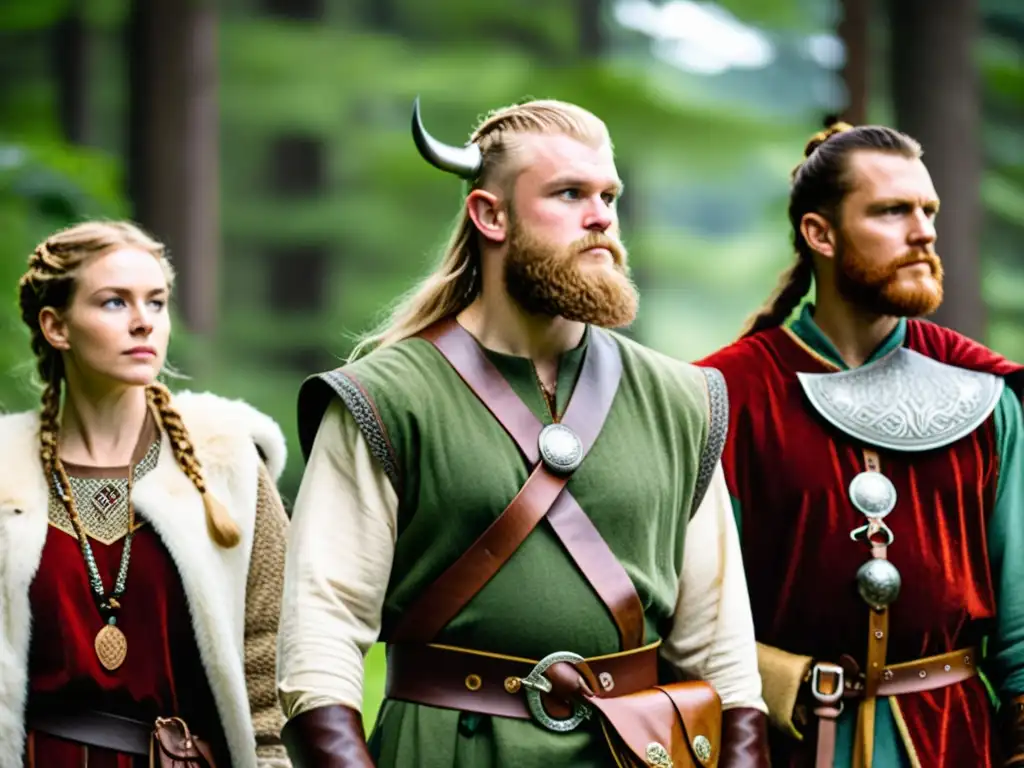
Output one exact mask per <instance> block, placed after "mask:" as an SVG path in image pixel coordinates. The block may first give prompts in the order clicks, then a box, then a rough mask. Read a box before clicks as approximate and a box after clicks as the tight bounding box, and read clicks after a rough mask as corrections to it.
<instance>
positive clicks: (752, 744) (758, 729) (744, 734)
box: [718, 707, 771, 768]
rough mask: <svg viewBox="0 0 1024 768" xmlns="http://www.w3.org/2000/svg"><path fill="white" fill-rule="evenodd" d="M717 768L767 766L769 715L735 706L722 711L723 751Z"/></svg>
mask: <svg viewBox="0 0 1024 768" xmlns="http://www.w3.org/2000/svg"><path fill="white" fill-rule="evenodd" d="M718 766H719V768H770V766H771V758H770V757H769V756H768V717H767V716H766V715H765V714H764V713H763V712H761V711H760V710H757V709H752V708H749V707H737V708H736V709H727V710H725V711H724V712H722V754H721V757H720V759H719V761H718Z"/></svg>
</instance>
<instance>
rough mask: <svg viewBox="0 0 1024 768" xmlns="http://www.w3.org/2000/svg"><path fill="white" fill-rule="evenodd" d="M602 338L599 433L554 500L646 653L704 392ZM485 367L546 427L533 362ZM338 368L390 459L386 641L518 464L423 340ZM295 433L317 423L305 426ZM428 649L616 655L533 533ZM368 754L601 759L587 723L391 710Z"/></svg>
mask: <svg viewBox="0 0 1024 768" xmlns="http://www.w3.org/2000/svg"><path fill="white" fill-rule="evenodd" d="M588 337H589V334H588V336H587V337H585V338H584V341H583V343H582V344H581V345H580V346H579V347H578V348H576V349H574V350H571V351H569V352H567V353H566V354H565V355H563V357H562V359H561V361H560V365H559V370H558V380H557V389H556V401H557V402H556V409H557V411H558V412H559V413H562V412H564V410H565V407H566V405H567V403H568V402H569V398H570V395H571V392H572V390H573V388H574V386H575V383H576V379H577V376H578V374H579V371H580V368H581V364H582V361H583V358H584V355H585V354H586V347H587V338H588ZM613 337H614V338H615V340H616V342H617V343H618V346H619V349H620V351H621V355H622V362H623V374H622V380H621V383H620V385H619V389H618V392H617V393H616V396H615V399H614V401H613V403H612V407H611V411H610V412H609V415H608V418H607V420H606V422H605V425H604V428H603V430H602V431H601V433H600V435H599V436H598V438H597V440H596V441H595V442H594V445H593V447H592V449H591V451H590V453H589V454H588V455H587V458H586V460H585V461H584V463H583V465H582V466H581V467H580V468H579V469H578V470H577V471H576V472H575V473H574V474H573V476H572V478H571V479H570V480H569V483H568V489H569V491H570V492H571V493H572V494H573V496H574V497H575V499H576V500H577V501H578V502H579V504H580V506H581V507H582V509H583V510H584V511H585V512H586V513H587V514H588V516H589V517H590V519H591V520H592V521H593V523H594V525H595V526H596V527H597V529H598V530H599V531H600V532H601V534H602V536H603V537H604V539H605V540H606V541H607V542H608V544H609V546H610V547H611V549H612V550H613V552H614V553H615V555H616V556H617V557H618V559H619V561H620V562H621V563H622V564H623V566H624V568H625V570H626V572H627V573H628V574H629V576H630V577H631V579H632V581H633V584H634V585H635V587H636V590H637V592H638V594H639V596H640V598H641V602H642V604H643V606H644V610H645V618H646V634H647V640H648V641H653V640H656V639H658V638H659V637H662V636H665V635H666V634H667V633H668V631H669V629H670V627H671V621H672V615H673V613H674V610H675V604H676V598H677V592H678V585H679V578H680V573H681V569H682V558H683V544H684V540H685V535H686V525H687V522H688V519H689V515H690V511H691V505H692V502H693V496H694V490H695V487H696V482H697V476H698V469H699V463H700V461H701V458H702V452H703V449H704V446H705V443H706V441H707V435H708V429H709V397H708V387H707V384H706V381H705V377H704V375H703V374H702V373H701V371H700V370H699V369H698V368H696V367H694V366H692V365H688V364H685V363H681V362H678V361H675V360H671V359H669V358H667V357H665V356H663V355H660V354H658V353H656V352H653V351H651V350H649V349H646V348H644V347H642V346H640V345H638V344H636V343H634V342H632V341H630V340H628V339H626V338H624V337H621V336H618V335H615V334H613ZM487 355H488V357H489V358H490V359H491V361H492V362H493V363H494V364H495V365H496V367H497V368H498V369H499V371H500V372H501V373H502V374H503V376H504V377H505V378H506V379H507V381H508V382H509V384H510V385H511V386H512V387H513V389H514V390H515V391H516V393H517V394H518V395H519V396H520V398H521V399H522V400H523V402H524V403H525V404H526V405H527V406H528V407H529V408H530V409H531V410H532V411H533V413H534V414H535V415H536V416H537V417H538V419H540V420H541V421H542V422H543V423H550V422H551V421H552V420H553V418H552V415H551V413H550V412H549V410H548V408H547V404H546V401H545V399H544V396H543V394H542V392H541V390H540V387H539V384H538V379H537V376H536V372H535V369H534V367H533V364H532V363H531V362H530V361H529V360H527V359H524V358H518V357H513V356H509V355H501V354H497V353H494V352H490V351H487ZM345 371H346V372H347V373H349V374H351V375H352V376H354V377H355V379H357V380H358V382H359V383H360V384H361V386H362V387H363V389H364V391H365V393H366V394H368V395H369V396H370V398H371V399H372V401H373V403H374V405H375V406H376V409H377V412H378V413H379V415H380V420H381V422H382V423H383V425H384V427H385V429H386V432H387V436H388V438H389V442H390V444H391V446H392V447H393V450H394V463H395V469H396V471H395V472H394V473H393V475H394V477H395V479H396V480H397V483H398V497H399V509H398V538H397V543H396V548H395V557H394V563H393V567H392V573H391V579H390V583H389V584H388V588H387V593H386V597H385V603H384V626H385V628H386V627H388V626H389V625H391V624H393V623H394V620H395V618H396V617H398V616H399V615H400V614H401V612H402V610H403V608H405V607H406V606H408V605H409V604H410V603H411V601H412V600H413V599H415V597H416V596H418V595H419V594H420V592H421V591H422V590H423V589H424V588H425V587H426V586H427V585H429V584H430V583H432V582H433V581H434V580H435V579H436V578H437V577H438V576H439V575H440V573H441V572H442V571H443V570H444V569H445V568H446V567H447V566H448V565H450V564H451V563H452V562H454V561H455V560H456V559H457V558H458V557H459V556H460V555H461V554H462V553H463V552H464V551H465V550H466V549H468V547H469V546H470V544H471V543H472V542H473V541H474V540H475V539H476V538H477V537H478V536H479V534H480V533H481V532H482V531H483V530H484V529H485V528H486V527H487V526H488V525H489V524H490V523H491V522H492V521H493V520H494V518H495V517H496V516H497V515H498V514H500V513H501V512H502V510H504V508H505V507H506V506H507V505H508V503H509V502H510V501H511V500H512V498H513V497H514V496H515V495H516V493H517V492H518V490H519V489H520V487H522V485H523V483H524V482H525V481H526V478H527V476H528V467H527V465H526V463H525V462H524V460H523V458H522V457H521V455H520V453H519V450H518V448H517V447H516V445H515V443H514V442H513V441H512V439H511V438H510V437H509V436H508V435H507V434H506V433H505V431H504V430H503V429H502V427H501V426H500V425H499V424H498V422H497V421H496V420H495V419H494V417H493V416H492V415H491V414H490V412H489V411H487V410H486V408H485V407H484V406H483V404H482V403H481V402H480V401H479V400H478V399H477V398H476V396H475V395H474V394H473V393H472V392H471V391H470V389H469V388H468V387H467V386H466V385H465V384H464V383H463V381H462V380H461V379H460V378H459V376H458V374H457V373H456V372H455V371H454V370H453V369H452V368H451V367H450V366H449V364H448V363H447V361H446V360H444V358H443V357H442V356H441V355H440V353H438V352H437V350H436V349H434V347H433V346H432V345H431V344H430V343H428V342H426V341H424V340H421V339H410V340H406V341H403V342H400V343H398V344H396V345H394V346H390V347H386V348H384V349H381V350H377V351H375V352H373V353H372V354H370V355H368V356H367V357H365V358H363V359H361V360H359V361H357V362H355V363H353V364H351V365H349V366H347V367H346V369H345ZM723 394H724V393H723ZM349 407H350V408H352V405H351V404H349ZM309 421H314V422H315V423H318V422H319V414H316V413H314V414H313V415H312V417H311V418H310V419H309ZM357 421H358V418H357ZM705 458H706V457H705ZM716 458H717V457H716ZM436 642H439V643H445V644H449V645H455V646H459V647H464V648H470V649H476V650H483V651H490V652H495V653H502V654H508V655H514V656H520V657H528V658H541V657H543V656H545V655H547V654H549V653H552V652H555V651H573V652H575V653H578V654H580V655H582V656H584V657H588V656H597V655H601V654H607V653H613V652H616V651H618V650H620V648H619V638H618V633H617V630H616V627H615V624H614V622H613V620H612V618H611V616H610V615H609V613H608V611H607V609H606V608H605V606H604V605H603V603H602V602H601V601H600V600H599V598H598V597H597V596H596V595H595V594H594V592H593V591H592V590H591V588H590V586H589V585H588V584H587V582H586V581H585V580H584V578H583V577H582V575H581V574H580V573H579V572H578V571H577V570H576V568H575V566H574V565H573V563H572V561H571V560H570V559H569V557H568V556H567V554H566V553H565V551H564V550H563V548H562V546H561V544H560V543H559V541H558V539H557V538H556V537H555V536H554V534H553V533H552V532H551V529H550V528H549V527H548V526H547V525H545V524H541V525H540V526H538V527H537V528H536V529H535V530H534V531H533V532H532V533H531V534H530V535H529V536H528V537H527V539H526V541H525V542H524V543H523V544H522V546H521V547H520V548H519V550H518V551H517V552H516V553H515V554H514V555H513V556H512V558H511V559H510V560H509V561H508V562H507V563H506V564H505V566H504V567H503V568H502V569H501V571H500V572H499V573H498V574H497V575H496V576H495V577H494V578H493V579H492V580H491V581H490V582H489V583H488V584H487V585H486V586H485V587H484V589H483V590H482V591H481V592H480V593H479V594H478V595H477V596H476V597H475V598H474V599H473V600H471V601H470V603H469V604H468V605H467V606H466V607H465V608H464V609H463V610H462V612H461V613H459V614H458V615H457V616H456V617H455V618H454V619H453V620H452V621H451V622H450V623H449V625H448V626H447V627H446V628H445V629H444V630H443V631H442V633H441V635H440V636H439V637H438V638H436ZM371 749H372V750H373V751H374V752H375V754H376V757H377V761H378V762H377V764H378V766H380V768H392V767H394V768H405V767H406V766H408V767H410V768H411V767H412V766H417V767H418V768H449V766H460V767H464V768H488V767H489V766H500V767H501V768H542V767H543V768H551V767H552V766H580V767H583V766H599V765H600V766H604V765H607V764H608V762H609V756H608V751H607V748H606V747H605V746H604V739H603V736H602V735H601V734H600V730H599V727H598V726H597V725H596V724H585V725H584V726H581V727H580V728H579V729H578V730H577V731H575V732H572V733H569V734H555V733H552V732H549V731H547V730H545V729H543V728H542V727H540V726H538V725H536V724H534V723H533V722H532V721H528V720H514V719H507V718H498V717H493V718H492V717H488V716H479V715H474V714H469V713H460V712H457V711H454V710H447V709H439V708H433V707H427V706H422V705H418V704H411V703H407V702H400V701H392V700H387V701H385V703H384V705H383V707H382V709H381V712H380V716H379V718H378V721H377V726H376V728H375V731H374V733H373V735H372V738H371Z"/></svg>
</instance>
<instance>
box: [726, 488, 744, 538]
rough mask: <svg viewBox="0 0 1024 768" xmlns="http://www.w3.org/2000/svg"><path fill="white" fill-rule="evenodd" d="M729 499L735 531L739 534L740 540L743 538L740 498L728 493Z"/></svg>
mask: <svg viewBox="0 0 1024 768" xmlns="http://www.w3.org/2000/svg"><path fill="white" fill-rule="evenodd" d="M729 501H730V502H732V516H733V517H735V518H736V533H738V534H739V535H740V541H742V540H743V510H742V509H740V500H739V499H737V498H736V497H735V496H733V495H732V494H731V493H730V494H729Z"/></svg>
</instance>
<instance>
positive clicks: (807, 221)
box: [800, 213, 836, 259]
mask: <svg viewBox="0 0 1024 768" xmlns="http://www.w3.org/2000/svg"><path fill="white" fill-rule="evenodd" d="M800 234H801V235H803V236H804V240H806V241H807V245H809V246H810V247H811V250H812V251H814V252H815V253H819V254H821V255H822V256H824V257H825V258H827V259H831V258H834V257H835V255H836V228H835V227H833V226H832V223H831V222H830V221H829V220H828V219H826V218H825V217H824V216H822V215H821V214H820V213H805V214H804V217H803V218H802V219H800Z"/></svg>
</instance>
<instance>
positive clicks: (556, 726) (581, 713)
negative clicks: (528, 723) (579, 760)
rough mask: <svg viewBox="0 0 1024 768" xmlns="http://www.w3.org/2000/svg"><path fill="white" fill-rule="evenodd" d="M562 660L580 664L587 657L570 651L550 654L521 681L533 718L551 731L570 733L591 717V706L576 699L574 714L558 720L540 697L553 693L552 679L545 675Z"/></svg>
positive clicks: (573, 707) (573, 705)
mask: <svg viewBox="0 0 1024 768" xmlns="http://www.w3.org/2000/svg"><path fill="white" fill-rule="evenodd" d="M562 661H565V662H568V663H570V664H579V663H581V662H583V661H586V659H584V658H583V657H582V656H579V655H578V654H575V653H569V652H568V651H559V652H558V653H552V654H549V655H547V656H545V657H544V658H543V659H541V660H540V661H538V662H537V666H535V667H534V668H533V669H532V670H531V671H530V674H528V675H527V676H526V677H524V678H523V679H522V681H521V682H522V684H523V687H524V688H526V705H527V706H528V707H529V708H530V714H531V715H533V719H534V720H536V721H537V722H538V723H540V724H541V725H543V726H544V727H545V728H547V729H548V730H549V731H555V732H557V733H568V732H569V731H573V730H575V729H576V728H578V727H579V725H580V723H582V722H583V721H584V720H586V719H587V718H589V717H590V706H589V705H587V704H585V703H584V702H582V701H574V702H572V715H571V716H570V717H567V718H566V719H564V720H558V719H556V718H554V717H551V715H549V714H548V713H547V711H546V710H545V709H544V703H543V702H542V701H541V698H540V697H541V694H542V693H551V681H550V680H548V679H547V678H546V677H544V673H545V672H546V671H547V670H548V669H549V668H550V667H552V666H553V665H555V664H558V663H559V662H562Z"/></svg>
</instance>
